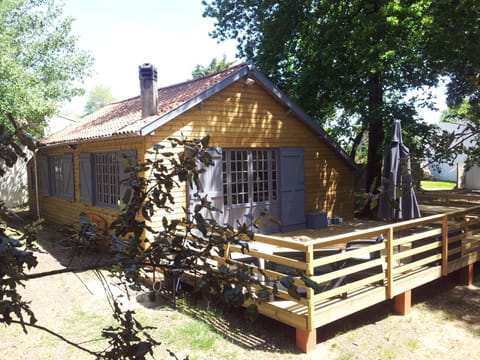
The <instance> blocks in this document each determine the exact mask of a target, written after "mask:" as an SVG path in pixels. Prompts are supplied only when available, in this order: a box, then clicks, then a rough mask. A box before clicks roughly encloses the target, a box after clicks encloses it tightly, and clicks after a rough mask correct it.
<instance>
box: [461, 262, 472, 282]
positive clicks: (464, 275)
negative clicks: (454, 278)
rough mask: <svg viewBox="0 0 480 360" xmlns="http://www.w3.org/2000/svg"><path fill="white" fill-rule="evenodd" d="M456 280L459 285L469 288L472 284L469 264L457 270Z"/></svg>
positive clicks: (470, 265)
mask: <svg viewBox="0 0 480 360" xmlns="http://www.w3.org/2000/svg"><path fill="white" fill-rule="evenodd" d="M458 280H459V282H460V285H465V286H469V285H472V284H473V264H469V265H467V266H465V267H464V268H461V269H460V270H458Z"/></svg>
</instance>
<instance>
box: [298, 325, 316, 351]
mask: <svg viewBox="0 0 480 360" xmlns="http://www.w3.org/2000/svg"><path fill="white" fill-rule="evenodd" d="M296 336H297V347H298V348H299V349H300V350H302V351H303V352H304V353H309V352H311V351H313V350H315V348H316V346H317V329H313V330H302V329H296Z"/></svg>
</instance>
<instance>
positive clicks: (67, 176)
mask: <svg viewBox="0 0 480 360" xmlns="http://www.w3.org/2000/svg"><path fill="white" fill-rule="evenodd" d="M62 172H63V176H64V182H63V187H64V188H63V192H62V197H64V198H65V199H67V200H72V201H73V197H74V194H75V187H74V182H73V155H72V154H68V155H63V159H62Z"/></svg>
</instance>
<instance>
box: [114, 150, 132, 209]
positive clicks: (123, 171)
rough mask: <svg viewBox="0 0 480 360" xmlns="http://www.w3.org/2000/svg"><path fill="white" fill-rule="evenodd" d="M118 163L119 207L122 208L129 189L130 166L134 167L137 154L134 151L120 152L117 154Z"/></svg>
mask: <svg viewBox="0 0 480 360" xmlns="http://www.w3.org/2000/svg"><path fill="white" fill-rule="evenodd" d="M118 156H119V157H118V161H119V171H118V174H119V179H118V180H119V186H120V199H119V204H118V205H119V206H120V207H123V205H125V200H128V201H127V203H128V202H129V200H130V198H129V199H125V195H127V190H129V189H130V183H129V181H128V180H129V177H130V173H131V171H132V169H131V167H130V164H132V165H135V163H136V162H137V153H136V151H120V152H119V153H118Z"/></svg>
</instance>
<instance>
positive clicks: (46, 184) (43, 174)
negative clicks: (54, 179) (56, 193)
mask: <svg viewBox="0 0 480 360" xmlns="http://www.w3.org/2000/svg"><path fill="white" fill-rule="evenodd" d="M39 164H40V179H39V180H40V193H41V194H42V195H46V196H48V195H50V177H49V176H48V173H49V172H48V158H47V157H46V156H40V159H39Z"/></svg>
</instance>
